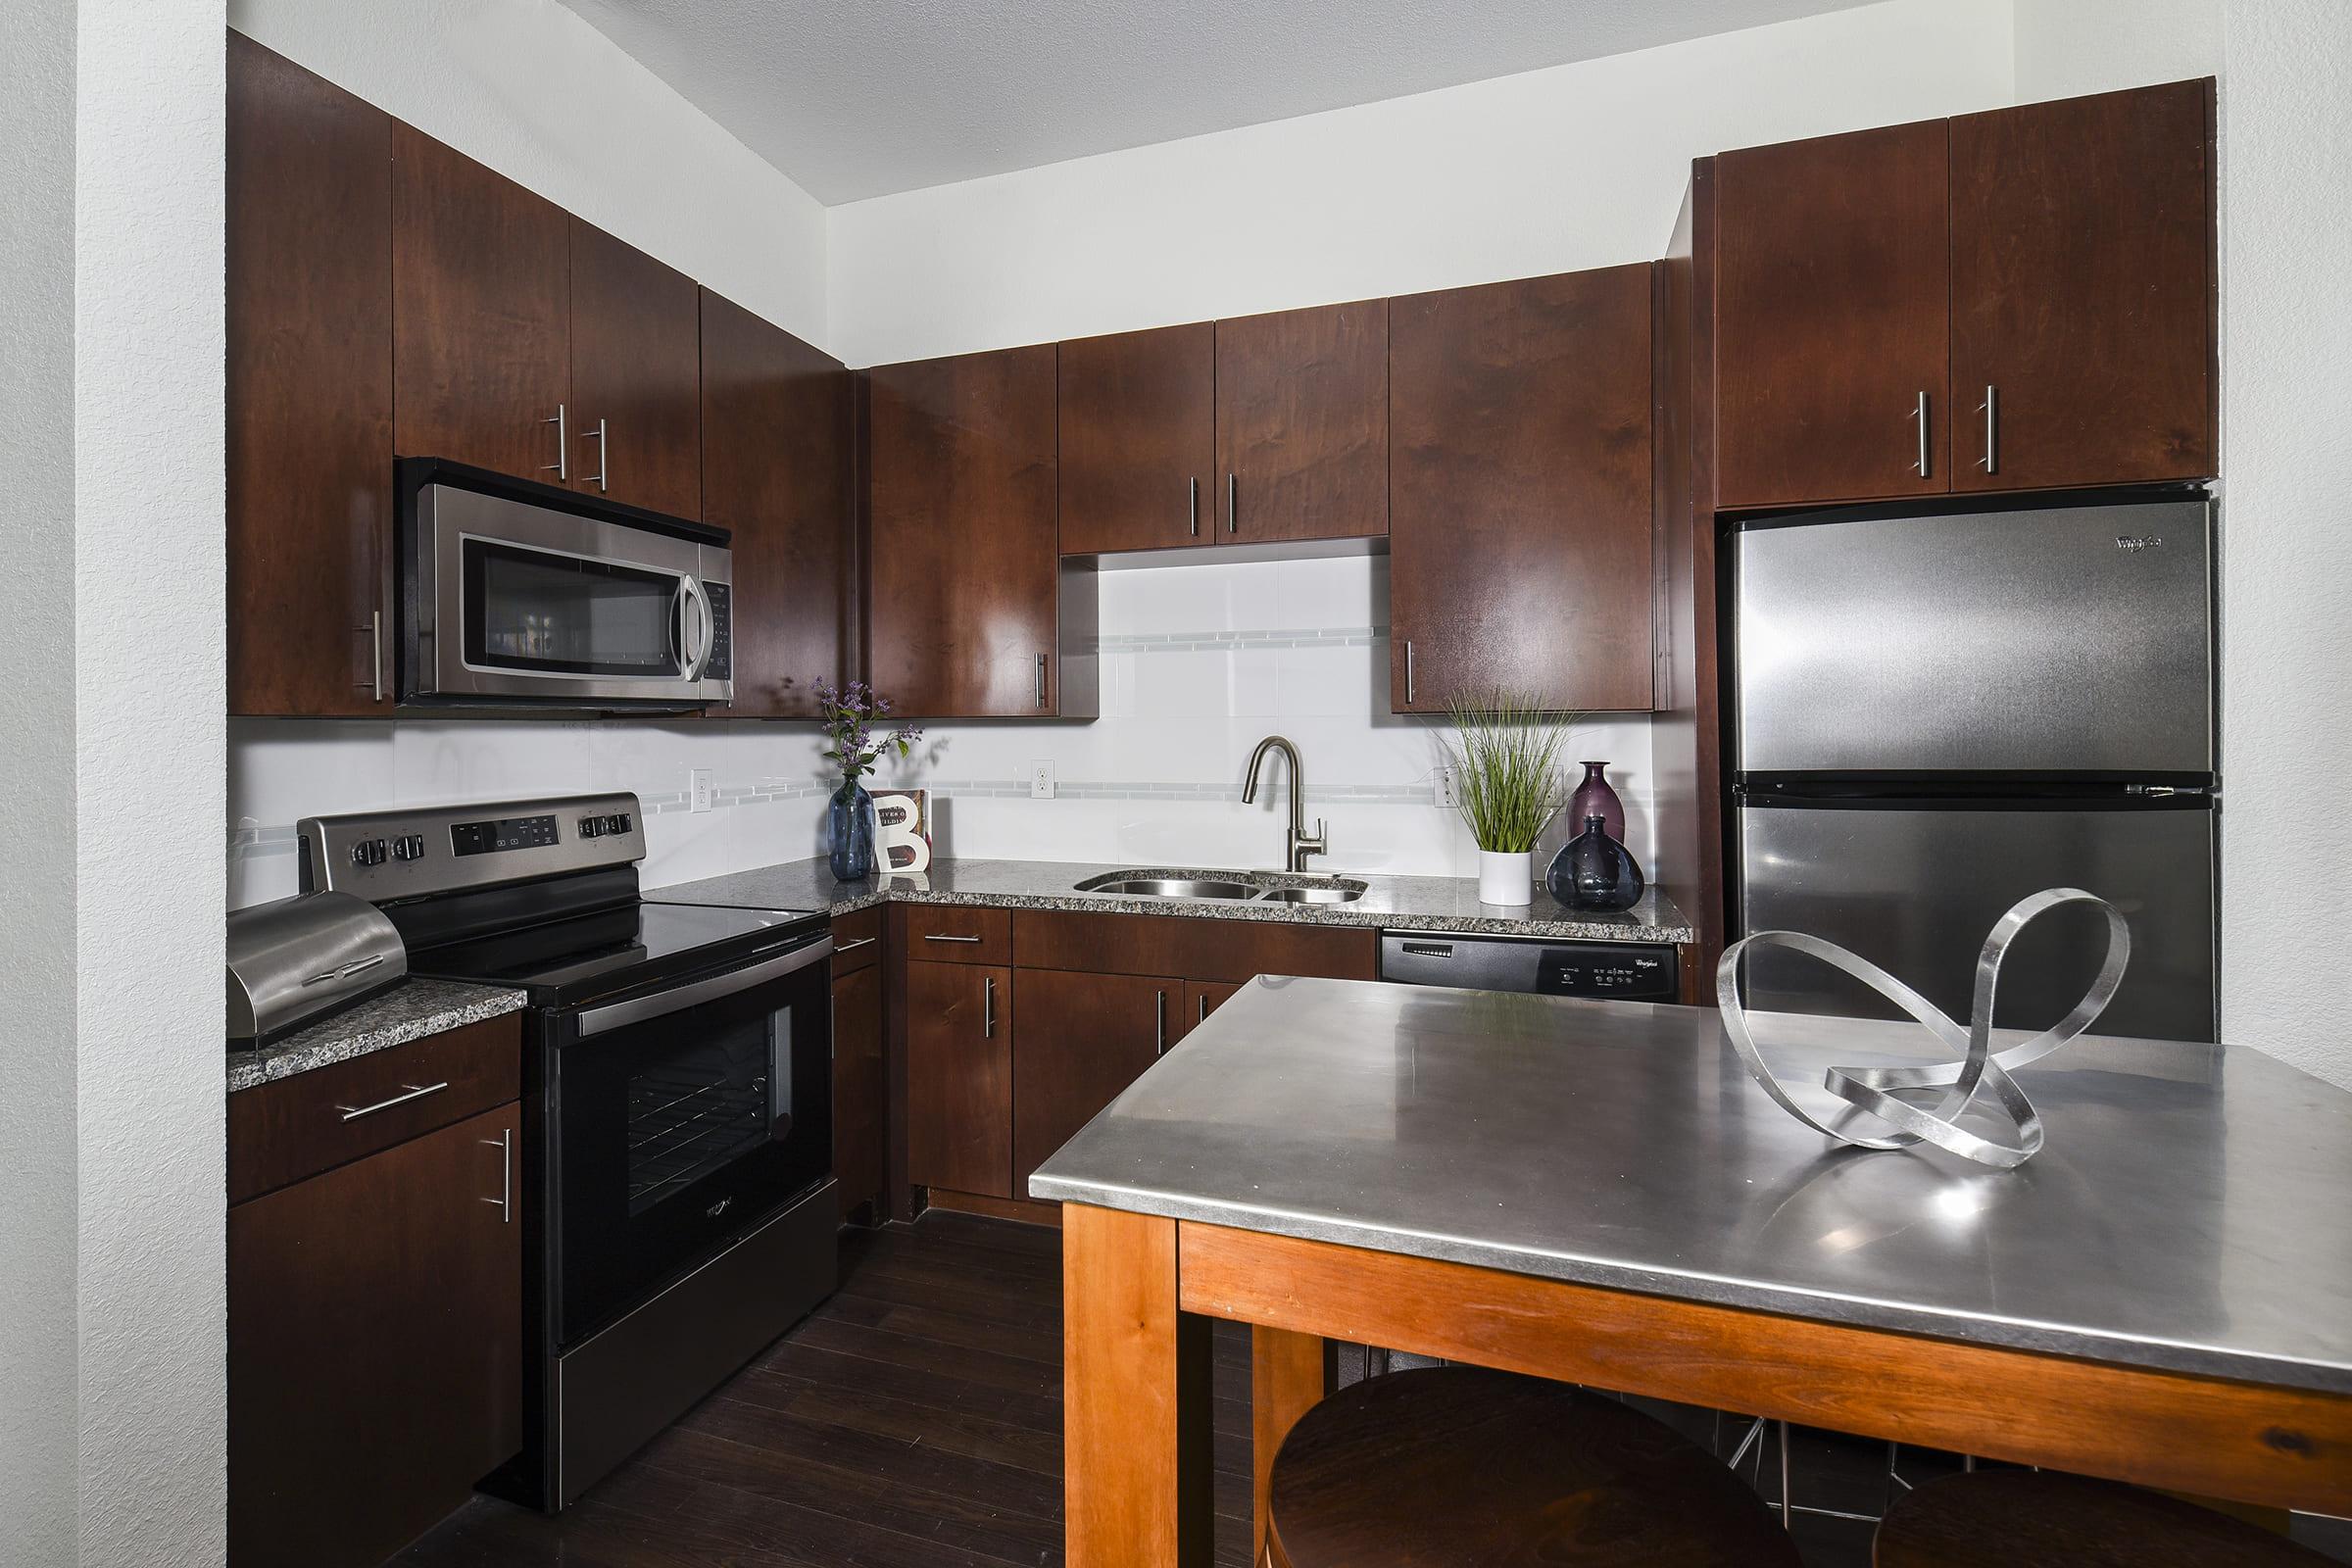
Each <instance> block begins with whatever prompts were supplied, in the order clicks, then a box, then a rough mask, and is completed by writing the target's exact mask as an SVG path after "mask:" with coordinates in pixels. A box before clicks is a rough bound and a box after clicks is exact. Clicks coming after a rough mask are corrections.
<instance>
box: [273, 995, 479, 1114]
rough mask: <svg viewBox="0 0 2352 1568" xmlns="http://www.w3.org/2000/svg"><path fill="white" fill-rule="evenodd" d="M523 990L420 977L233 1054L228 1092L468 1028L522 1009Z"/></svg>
mask: <svg viewBox="0 0 2352 1568" xmlns="http://www.w3.org/2000/svg"><path fill="white" fill-rule="evenodd" d="M524 1001H525V998H524V996H523V994H522V993H521V992H519V991H507V990H502V989H500V988H499V987H496V986H468V985H460V984H458V983H456V982H455V981H450V980H418V979H416V978H414V977H412V978H410V979H407V980H403V981H401V982H400V984H398V985H396V986H394V987H392V988H391V989H390V990H388V991H385V992H382V993H380V994H379V995H376V996H372V997H369V998H368V1000H367V1001H365V1002H363V1003H360V1004H359V1005H356V1006H352V1007H348V1008H346V1009H344V1010H343V1011H341V1012H338V1013H336V1014H334V1015H333V1016H332V1017H328V1018H322V1019H320V1020H319V1022H317V1023H314V1024H312V1025H310V1026H309V1027H307V1028H303V1029H298V1030H296V1031H295V1032H294V1033H292V1034H290V1035H287V1036H285V1037H284V1038H283V1039H279V1040H272V1041H271V1042H270V1044H268V1045H266V1046H263V1047H260V1048H259V1049H257V1050H251V1051H231V1052H230V1053H229V1054H228V1092H229V1093H230V1094H232V1095H233V1094H235V1093H236V1092H237V1091H238V1090H240V1089H254V1088H258V1087H259V1086H261V1085H263V1084H267V1083H274V1082H276V1081H277V1080H278V1079H280V1078H291V1077H293V1076H294V1075H295V1074H296V1073H302V1072H309V1071H310V1070H311V1069H312V1068H314V1067H324V1066H326V1065H328V1064H329V1063H331V1062H337V1061H349V1060H350V1059H351V1058H352V1057H354V1056H365V1055H367V1054H368V1053H369V1052H371V1051H382V1050H384V1049H385V1048H386V1047H388V1046H401V1045H406V1044H408V1043H409V1042H410V1041H412V1040H422V1039H423V1038H424V1037H425V1036H426V1035H437V1034H439V1033H441V1032H442V1031H443V1030H445V1029H455V1028H457V1027H459V1026H460V1025H462V1024H469V1023H479V1022H481V1021H482V1020H483V1019H484V1018H496V1017H498V1016H499V1015H500V1014H502V1013H509V1012H519V1011H521V1010H522V1007H523V1004H524Z"/></svg>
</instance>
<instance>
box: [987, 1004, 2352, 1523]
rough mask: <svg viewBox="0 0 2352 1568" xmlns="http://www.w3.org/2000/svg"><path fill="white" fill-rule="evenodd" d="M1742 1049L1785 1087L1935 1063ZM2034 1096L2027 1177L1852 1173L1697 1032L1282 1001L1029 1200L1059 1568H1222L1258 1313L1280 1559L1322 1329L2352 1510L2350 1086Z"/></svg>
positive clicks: (2087, 1040) (2093, 1046) (2134, 1063)
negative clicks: (1238, 1413) (1241, 1330)
mask: <svg viewBox="0 0 2352 1568" xmlns="http://www.w3.org/2000/svg"><path fill="white" fill-rule="evenodd" d="M1759 1022H1760V1025H1761V1027H1760V1029H1759V1034H1760V1038H1761V1039H1762V1040H1763V1043H1764V1045H1765V1049H1766V1050H1767V1052H1768V1054H1770V1055H1771V1056H1772V1057H1773V1059H1774V1060H1775V1063H1776V1065H1779V1066H1781V1067H1782V1069H1783V1077H1784V1078H1785V1079H1786V1080H1787V1081H1789V1082H1790V1083H1792V1084H1803V1083H1807V1082H1811V1083H1816V1084H1817V1083H1818V1082H1819V1081H1820V1076H1821V1068H1822V1067H1823V1066H1824V1065H1826V1064H1828V1063H1830V1062H1833V1061H1834V1062H1838V1063H1843V1064H1872V1063H1893V1062H1918V1061H1921V1060H1927V1059H1935V1054H1936V1052H1937V1050H1938V1048H1937V1047H1936V1044H1935V1042H1934V1041H1933V1040H1932V1039H1931V1038H1930V1037H1928V1036H1927V1035H1926V1034H1925V1033H1924V1032H1923V1031H1919V1030H1916V1029H1910V1028H1907V1027H1906V1026H1901V1025H1895V1024H1885V1023H1870V1022H1858V1021H1850V1020H1824V1019H1817V1018H1806V1019H1796V1018H1789V1017H1766V1018H1763V1019H1761V1020H1759ZM2020 1081H2021V1083H2023V1085H2024V1086H2025V1088H2026V1090H2027V1092H2028V1093H2029V1094H2030V1095H2032V1096H2033V1098H2034V1101H2035V1103H2037V1104H2038V1105H2039V1106H2040V1108H2041V1112H2042V1116H2043V1120H2044V1122H2045V1124H2046V1126H2047V1129H2048V1135H2049V1144H2048V1147H2047V1148H2046V1149H2045V1150H2044V1151H2043V1152H2042V1153H2041V1154H2040V1155H2039V1156H2038V1157H2037V1158H2035V1159H2034V1160H2033V1161H2032V1162H2031V1163H2029V1164H2027V1165H2025V1166H2023V1167H2021V1168H2019V1169H2017V1170H2013V1171H1993V1170H1986V1169H1983V1168H1981V1167H1977V1166H1973V1165H1969V1164H1967V1163H1966V1162H1964V1161H1959V1160H1955V1159H1952V1158H1950V1157H1948V1156H1946V1155H1944V1154H1942V1153H1940V1152H1924V1153H1923V1152H1880V1153H1873V1152H1857V1151H1846V1150H1836V1149H1833V1148H1831V1147H1830V1146H1829V1145H1828V1144H1827V1143H1826V1141H1825V1140H1824V1139H1822V1138H1821V1137H1819V1136H1818V1135H1816V1134H1813V1133H1810V1132H1808V1131H1807V1130H1806V1129H1805V1128H1804V1127H1803V1126H1801V1125H1800V1124H1799V1123H1797V1122H1796V1121H1795V1120H1794V1119H1792V1118H1791V1117H1789V1116H1788V1115H1787V1114H1785V1113H1784V1112H1783V1111H1782V1110H1781V1109H1779V1108H1778V1107H1777V1106H1775V1105H1774V1104H1772V1103H1771V1102H1770V1101H1768V1100H1767V1099H1766V1098H1765V1097H1764V1095H1763V1093H1762V1092H1761V1091H1760V1090H1758V1089H1757V1088H1756V1086H1755V1085H1754V1084H1752V1083H1751V1082H1749V1081H1748V1079H1747V1077H1746V1075H1745V1073H1744V1071H1743V1069H1742V1068H1741V1067H1740V1063H1739V1061H1738V1059H1737V1058H1736V1057H1735V1056H1734V1055H1733V1054H1732V1053H1731V1052H1730V1051H1729V1050H1728V1049H1726V1047H1725V1046H1724V1044H1723V1041H1722V1036H1721V1023H1720V1019H1719V1017H1718V1015H1717V1014H1716V1013H1715V1012H1713V1011H1712V1010H1710V1009H1705V1008H1694V1007H1673V1006H1660V1005H1637V1004H1627V1003H1613V1004H1594V1003H1586V1002H1578V1001H1571V1000H1567V999H1561V998H1549V997H1533V996H1520V995H1507V994H1498V993H1484V992H1466V991H1451V990H1445V989H1439V988H1428V987H1413V988H1406V987H1398V986H1391V985H1380V984H1373V983H1368V982H1353V981H1330V980H1303V979H1301V980H1285V979H1279V978H1262V977H1261V978H1260V979H1258V980H1256V981H1254V982H1252V983H1251V984H1250V986H1248V987H1247V988H1245V990H1244V991H1243V993H1242V994H1241V995H1239V996H1237V997H1236V998H1235V999H1234V1000H1233V1001H1232V1002H1229V1003H1228V1004H1226V1005H1225V1006H1224V1007H1222V1008H1221V1009H1219V1010H1218V1011H1217V1012H1216V1014H1215V1015H1214V1016H1213V1017H1211V1018H1210V1019H1209V1020H1208V1021H1207V1022H1206V1023H1204V1024H1203V1025H1202V1026H1201V1027H1200V1028H1198V1029H1196V1030H1195V1031H1194V1032H1193V1033H1192V1035H1190V1036H1189V1037H1188V1038H1187V1039H1186V1040H1185V1041H1184V1042H1183V1043H1182V1044H1181V1045H1180V1046H1179V1047H1178V1048H1177V1049H1176V1050H1174V1051H1172V1052H1170V1053H1169V1054H1167V1055H1166V1056H1165V1057H1163V1058H1162V1059H1161V1060H1160V1061H1159V1062H1158V1063H1157V1064H1156V1065H1155V1066H1153V1067H1152V1070H1151V1071H1149V1072H1148V1073H1146V1074H1145V1075H1144V1076H1143V1077H1142V1078H1141V1079H1139V1080H1138V1081H1137V1082H1136V1083H1135V1084H1134V1085H1133V1086H1132V1087H1131V1088H1130V1089H1128V1091H1127V1092H1126V1093H1125V1094H1124V1095H1122V1096H1121V1097H1120V1098H1119V1099H1118V1100H1117V1101H1116V1102H1114V1103H1112V1104H1111V1105H1110V1106H1109V1108H1108V1109H1106V1110H1104V1111H1103V1113H1102V1114H1101V1115H1100V1116H1098V1117H1097V1118H1096V1119H1095V1120H1094V1121H1093V1122H1092V1123H1090V1124H1089V1125H1088V1126H1087V1127H1086V1129H1085V1130H1084V1131H1083V1132H1081V1133H1080V1134H1079V1135H1078V1136H1077V1137H1076V1138H1074V1139H1072V1140H1071V1141H1070V1142H1069V1143H1068V1144H1066V1145H1064V1146H1063V1147H1062V1149H1061V1150H1060V1151H1059V1152H1057V1153H1055V1154H1054V1156H1053V1157H1052V1158H1051V1159H1049V1160H1048V1161H1047V1162H1046V1163H1045V1165H1044V1166H1043V1167H1042V1168H1041V1169H1040V1170H1039V1171H1038V1172H1037V1174H1036V1175H1035V1176H1034V1178H1033V1179H1032V1181H1031V1183H1030V1191H1031V1193H1032V1195H1033V1196H1035V1197H1038V1198H1051V1199H1058V1200H1060V1201H1062V1202H1063V1203H1064V1205H1065V1207H1064V1210H1063V1295H1064V1313H1065V1317H1064V1331H1063V1332H1064V1349H1065V1357H1066V1359H1065V1371H1064V1378H1065V1385H1064V1412H1065V1414H1064V1421H1065V1436H1066V1446H1065V1457H1064V1465H1065V1471H1066V1484H1067V1485H1066V1491H1067V1506H1068V1537H1067V1539H1068V1548H1069V1550H1068V1561H1069V1565H1070V1568H1179V1565H1186V1568H1189V1565H1192V1564H1196V1563H1204V1562H1206V1561H1207V1560H1208V1558H1207V1552H1208V1540H1209V1522H1208V1521H1209V1512H1210V1504H1209V1494H1208V1480H1209V1475H1208V1472H1209V1463H1208V1430H1209V1428H1208V1409H1209V1384H1208V1336H1207V1326H1208V1322H1209V1320H1210V1319H1212V1318H1226V1319H1230V1320H1235V1321H1239V1322H1245V1323H1250V1324H1252V1325H1254V1332H1253V1353H1252V1364H1253V1382H1252V1386H1253V1403H1254V1410H1253V1417H1252V1426H1253V1433H1254V1438H1255V1452H1256V1490H1257V1498H1256V1517H1257V1529H1258V1532H1259V1540H1260V1541H1261V1543H1262V1539H1263V1529H1264V1514H1265V1493H1266V1476H1267V1471H1268V1467H1269V1466H1270V1464H1271V1462H1272V1459H1273V1454H1274V1451H1275V1449H1276V1447H1277V1446H1279V1445H1280V1442H1281V1439H1282V1437H1283V1435H1284V1434H1285V1433H1286V1432H1287V1431H1288V1430H1289V1427H1290V1424H1291V1423H1292V1422H1293V1421H1294V1420H1296V1419H1297V1417H1298V1416H1299V1413H1300V1412H1301V1411H1303V1410H1304V1409H1305V1408H1306V1407H1307V1406H1308V1405H1309V1404H1311V1403H1312V1402H1313V1401H1314V1400H1315V1399H1317V1398H1319V1397H1322V1395H1323V1394H1324V1393H1325V1392H1326V1390H1327V1387H1328V1378H1329V1369H1330V1365H1331V1358H1330V1355H1329V1352H1328V1348H1327V1344H1328V1342H1329V1341H1335V1340H1346V1341H1352V1342H1359V1343H1365V1344H1372V1345H1378V1346H1383V1347H1387V1348H1393V1349H1399V1350H1409V1351H1415V1352H1419V1353H1422V1354H1428V1355H1437V1356H1444V1357H1447V1358H1450V1359H1454V1360H1461V1361H1469V1362H1475V1363H1479V1364H1483V1365H1488V1366H1497V1367H1503V1368H1507V1369H1511V1370H1515V1371H1520V1372H1526V1373H1532V1374H1536V1375H1539V1376H1544V1377H1550V1378H1558V1379H1563V1380H1568V1381H1573V1382H1577V1383H1584V1384H1590V1385H1593V1386H1594V1387H1598V1388H1603V1389H1612V1390H1619V1391H1623V1392H1626V1393H1630V1394H1637V1395H1645V1396H1650V1397H1660V1398H1669V1399H1679V1400H1686V1401H1689V1402H1691V1403H1695V1404H1702V1405H1712V1406H1715V1407H1717V1408H1722V1409H1730V1410H1739V1411H1744V1412H1749V1413H1752V1414H1756V1415H1760V1416H1769V1417H1775V1418H1781V1419H1786V1420H1790V1421H1797V1422H1803V1423H1807V1424H1811V1425H1816V1426H1824V1427H1833V1428H1837V1429H1839V1430H1842V1431H1847V1432H1857V1433H1862V1434H1866V1435H1869V1436H1873V1437H1881V1438H1887V1439H1891V1440H1895V1441H1899V1442H1903V1443H1911V1444H1919V1445H1923V1446H1931V1447H1938V1448H1948V1449H1954V1450H1959V1451H1962V1452H1967V1453H1973V1454H1980V1455H1985V1456H1988V1457H1993V1458H2000V1459H2007V1460H2012V1461H2017V1462H2021V1463H2030V1464H2036V1465H2044V1466H2049V1467H2053V1468H2059V1469H2065V1470H2072V1471H2081V1472H2084V1473H2087V1474H2092V1475H2099V1476H2107V1477H2112V1478H2115V1479H2118V1480H2123V1481H2130V1482H2136V1483H2140V1484H2143V1485H2149V1486H2157V1487H2163V1488H2168V1489H2173V1490H2177V1491H2181V1492H2189V1493H2196V1494H2200V1495H2208V1496H2213V1497H2221V1498H2229V1499H2233V1500H2238V1501H2244V1502H2250V1503H2259V1504H2265V1505H2270V1506H2275V1507H2292V1508H2306V1509H2313V1510H2317V1511H2322V1512H2328V1513H2337V1514H2342V1513H2348V1512H2352V1227H2347V1226H2345V1224H2344V1223H2343V1202H2344V1195H2345V1193H2346V1192H2347V1191H2352V1094H2347V1093H2346V1092H2344V1091H2342V1090H2338V1089H2334V1088H2332V1087H2330V1086H2328V1085H2327V1084H2325V1083H2323V1082H2321V1081H2320V1080H2318V1079H2315V1078H2312V1077H2309V1076H2307V1075H2305V1074H2303V1073H2301V1072H2298V1071H2296V1070H2295V1069H2293V1068H2291V1067H2288V1066H2287V1065H2285V1064H2284V1063H2282V1062H2280V1061H2278V1060H2277V1059H2275V1058H2273V1057H2271V1056H2269V1055H2266V1054H2263V1053H2261V1052H2259V1051H2254V1050H2250V1049H2245V1048H2241V1047H2229V1046H2210V1045H2186V1044H2180V1043H2177V1042H2152V1041H2136V1040H2123V1039H2114V1038H2104V1037H2095V1036H2085V1037H2083V1038H2082V1039H2079V1040H2077V1041H2075V1042H2074V1043H2073V1044H2071V1045H2070V1046H2068V1047H2067V1048H2066V1049H2065V1050H2064V1051H2063V1052H2061V1053H2060V1054H2058V1055H2056V1056H2054V1057H2052V1058H2051V1059H2050V1060H2048V1061H2046V1062H2044V1063H2041V1064H2038V1065H2036V1066H2034V1067H2033V1068H2030V1069H2028V1070H2027V1071H2026V1072H2025V1073H2023V1074H2022V1075H2021V1079H2020ZM1820 1098H1821V1099H1822V1100H1823V1101H1825V1102H1826V1100H1827V1097H1826V1096H1823V1097H1820ZM1825 1114H1826V1111H1825ZM1262 1550H1263V1548H1262V1544H1261V1546H1260V1547H1259V1554H1260V1555H1262Z"/></svg>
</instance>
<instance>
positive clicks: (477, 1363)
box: [228, 1104, 522, 1568]
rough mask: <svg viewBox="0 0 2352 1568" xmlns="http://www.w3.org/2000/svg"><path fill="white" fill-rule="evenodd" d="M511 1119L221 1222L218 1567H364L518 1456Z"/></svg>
mask: <svg viewBox="0 0 2352 1568" xmlns="http://www.w3.org/2000/svg"><path fill="white" fill-rule="evenodd" d="M519 1133H520V1121H519V1115H518V1110H517V1107H516V1106H515V1105H514V1104H507V1105H503V1106H500V1107H499V1108H497V1109H495V1110H490V1111H485V1112H484V1113H482V1114H481V1115H478V1116H474V1117H471V1118H470V1119H468V1120H466V1121H462V1122H458V1123H456V1124H455V1125H453V1126H449V1127H445V1128H443V1129H441V1130H440V1131H439V1132H436V1133H432V1134H428V1135H427V1136H425V1137H422V1138H418V1139H415V1140H412V1141H411V1142H409V1143H405V1144H400V1145H397V1146H395V1147H394V1148H392V1149H388V1150H386V1151H384V1152H382V1153H379V1154H371V1155H369V1156H368V1157H367V1158H365V1159H361V1160H356V1161H354V1162H353V1163H351V1164H348V1165H344V1166H341V1167H339V1168H337V1169H335V1170H331V1171H328V1172H327V1173H326V1174H324V1175H322V1176H315V1177H313V1178H312V1179H310V1180H309V1181H306V1182H300V1183H297V1184H296V1185H294V1186H292V1187H287V1188H281V1189H280V1190H279V1191H277V1192H274V1193H271V1194H270V1196H269V1197H267V1198H257V1199H255V1200H253V1201H251V1202H248V1203H240V1204H238V1205H237V1206H236V1207H234V1208H232V1209H230V1210H229V1211H228V1555H229V1560H230V1561H231V1562H235V1563H237V1564H239V1565H241V1568H279V1565H285V1568H295V1565H300V1568H340V1565H351V1568H362V1565H369V1568H371V1565H373V1564H375V1563H378V1562H381V1561H382V1560H383V1559H384V1558H385V1557H386V1556H388V1555H390V1554H391V1553H392V1552H393V1551H395V1550H397V1549H399V1547H400V1546H401V1545H403V1544H405V1543H407V1542H409V1541H411V1540H413V1539H414V1538H415V1537H416V1536H417V1534H418V1533H419V1532H421V1531H423V1530H425V1529H427V1528H428V1527H430V1526H431V1525H432V1524H433V1523H434V1522H435V1521H436V1520H438V1519H440V1518H441V1517H442V1516H443V1515H445V1514H447V1513H448V1512H449V1511H450V1510H451V1509H453V1508H455V1507H457V1506H458V1505H459V1504H460V1503H463V1502H464V1501H465V1500H466V1496H467V1495H468V1494H469V1493H470V1492H471V1491H472V1488H473V1484H474V1483H475V1482H476V1481H477V1480H479V1479H480V1478H481V1477H483V1476H485V1475H487V1474H488V1473H489V1472H490V1471H492V1470H494V1469H496V1468H497V1467H498V1466H499V1465H500V1464H502V1463H504V1462H505V1461H506V1460H507V1459H508V1458H509V1457H511V1456H512V1455H514V1454H515V1452H517V1451H518V1450H519V1449H520V1448H521V1446H522V1240H521V1239H522V1221H521V1214H520V1213H519V1207H520V1205H519V1202H518V1201H517V1200H518V1199H519V1197H520V1194H519V1189H518V1187H517V1185H516V1184H517V1183H518V1182H519V1181H520V1179H521V1172H520V1168H519V1161H520V1158H521V1154H522V1151H521V1149H520V1148H519V1147H518V1139H519Z"/></svg>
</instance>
